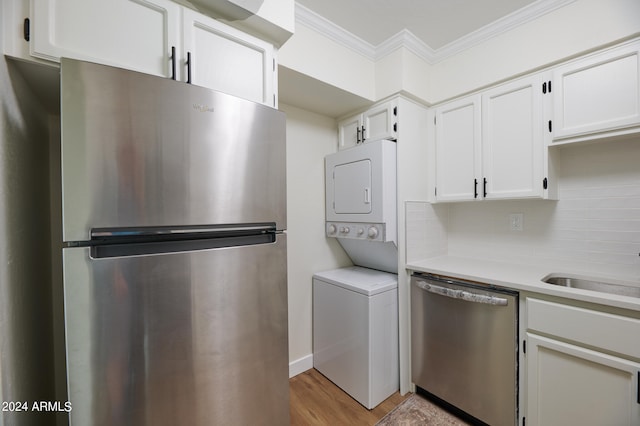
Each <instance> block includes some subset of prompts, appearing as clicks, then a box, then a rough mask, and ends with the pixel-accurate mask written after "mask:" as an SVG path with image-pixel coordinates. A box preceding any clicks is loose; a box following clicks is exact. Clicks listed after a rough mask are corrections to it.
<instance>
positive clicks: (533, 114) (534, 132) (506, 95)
mask: <svg viewBox="0 0 640 426" xmlns="http://www.w3.org/2000/svg"><path fill="white" fill-rule="evenodd" d="M542 80H543V79H542V75H539V74H538V75H534V76H531V77H527V78H523V79H520V80H516V81H513V82H510V83H507V84H504V85H501V86H498V87H495V88H493V89H490V90H487V91H486V92H483V93H482V169H483V193H484V197H485V198H530V197H538V198H542V197H543V195H544V192H543V191H544V189H546V188H545V187H546V186H547V185H546V184H545V183H544V181H543V178H546V177H547V176H543V155H544V154H545V152H546V144H545V141H544V134H543V128H544V121H543V116H542V114H543V108H542V101H543V92H542ZM547 182H548V178H547Z"/></svg>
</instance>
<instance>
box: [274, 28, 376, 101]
mask: <svg viewBox="0 0 640 426" xmlns="http://www.w3.org/2000/svg"><path fill="white" fill-rule="evenodd" d="M278 63H279V64H280V65H282V66H284V67H287V68H289V69H292V70H294V71H297V72H299V73H301V74H304V75H307V76H309V77H312V78H314V79H316V80H319V81H322V82H325V83H328V84H330V85H332V86H335V87H337V88H339V89H343V90H345V91H347V92H350V93H353V94H354V95H357V96H360V97H363V98H365V99H371V100H374V99H375V67H374V63H373V62H372V61H371V60H370V59H367V58H365V57H364V56H362V55H360V54H358V53H356V52H354V51H353V50H351V49H349V48H347V47H345V46H343V45H341V44H339V43H337V42H335V41H333V40H330V39H329V38H327V37H325V36H324V35H321V34H319V33H318V32H317V31H314V30H313V29H311V28H309V27H307V26H305V25H300V24H297V25H296V32H295V34H294V35H293V37H291V38H290V39H289V41H287V42H286V43H285V44H284V45H283V46H282V47H281V48H280V50H279V52H278ZM300 95H301V96H304V94H302V93H301V94H300Z"/></svg>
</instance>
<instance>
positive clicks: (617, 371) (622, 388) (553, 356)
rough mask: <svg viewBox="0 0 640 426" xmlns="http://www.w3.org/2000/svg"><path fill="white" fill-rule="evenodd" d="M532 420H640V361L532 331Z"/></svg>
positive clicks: (548, 423)
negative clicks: (639, 381)
mask: <svg viewBox="0 0 640 426" xmlns="http://www.w3.org/2000/svg"><path fill="white" fill-rule="evenodd" d="M527 343H528V345H527V346H528V349H527V354H526V357H527V382H528V385H527V409H526V424H527V425H528V426H533V425H540V426H543V425H544V426H554V425H559V426H560V425H582V426H588V425H593V426H601V425H618V426H622V425H624V426H626V425H628V426H632V425H636V426H637V425H639V424H640V403H639V398H640V395H638V392H640V390H639V389H638V376H639V374H640V364H639V363H637V362H632V361H628V360H625V359H622V358H618V357H615V356H611V355H607V354H604V353H600V352H596V351H593V350H589V349H585V348H582V347H578V346H574V345H571V344H568V343H564V342H560V341H557V340H553V339H549V338H545V337H541V336H537V335H535V334H531V333H527Z"/></svg>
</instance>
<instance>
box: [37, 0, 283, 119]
mask: <svg viewBox="0 0 640 426" xmlns="http://www.w3.org/2000/svg"><path fill="white" fill-rule="evenodd" d="M31 20H32V23H31V29H32V30H31V31H32V37H31V41H30V51H31V55H32V56H34V57H37V58H41V59H46V60H49V61H55V62H59V61H60V58H61V57H70V58H75V59H81V60H87V61H91V62H97V63H101V64H106V65H112V66H117V67H121V68H127V69H132V70H134V71H140V72H144V73H147V74H153V75H158V76H162V77H167V78H173V79H175V80H180V81H183V82H188V83H192V84H197V85H199V86H203V87H208V88H210V89H214V90H219V91H221V92H225V93H229V94H231V95H235V96H238V97H241V98H244V99H249V100H251V101H254V102H259V103H263V104H266V105H269V106H273V107H275V106H277V98H276V84H277V83H276V75H277V71H276V66H275V53H274V52H275V49H274V47H273V45H271V44H270V43H267V42H264V41H262V40H260V39H258V38H256V37H253V36H251V35H248V34H245V33H244V32H242V31H240V30H238V29H236V28H232V27H230V26H228V25H225V24H223V23H222V22H220V21H217V20H215V19H213V18H209V17H207V16H204V15H202V14H200V13H198V12H196V11H193V10H191V9H188V8H185V7H182V6H180V5H178V4H176V3H175V2H172V1H169V0H110V1H108V2H105V1H99V0H32V5H31Z"/></svg>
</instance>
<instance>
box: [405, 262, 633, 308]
mask: <svg viewBox="0 0 640 426" xmlns="http://www.w3.org/2000/svg"><path fill="white" fill-rule="evenodd" d="M406 267H407V269H410V270H413V271H418V272H428V273H432V274H437V275H446V276H449V277H453V278H459V279H465V280H471V281H480V282H484V283H488V284H493V285H497V286H501V287H507V288H512V289H515V290H521V291H528V292H534V293H540V294H546V295H551V296H558V297H565V298H568V299H574V300H581V301H584V302H591V303H598V304H602V305H607V306H615V307H618V308H624V309H631V310H634V311H640V298H636V297H627V296H618V295H613V294H607V293H600V292H595V291H589V290H580V289H576V288H566V287H562V286H557V285H551V284H546V283H543V282H542V281H541V280H542V278H544V277H546V276H547V275H549V274H559V275H561V274H564V275H569V276H581V277H585V278H587V279H598V278H600V279H602V281H605V282H611V283H616V282H620V283H625V284H627V285H633V286H637V287H640V280H637V279H636V280H633V279H629V278H628V277H619V276H616V275H615V274H612V273H610V272H609V273H604V272H603V273H591V272H589V273H580V272H579V269H577V268H576V267H570V266H565V265H563V267H562V268H558V267H555V266H552V265H544V264H537V265H523V264H516V263H508V262H497V261H488V260H480V259H472V258H464V257H455V256H439V257H433V258H429V259H424V260H420V261H416V262H411V263H408V264H407V265H406Z"/></svg>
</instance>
